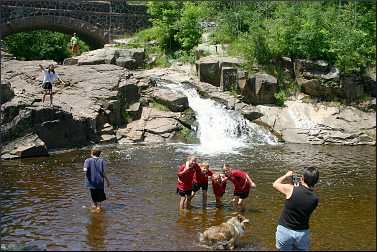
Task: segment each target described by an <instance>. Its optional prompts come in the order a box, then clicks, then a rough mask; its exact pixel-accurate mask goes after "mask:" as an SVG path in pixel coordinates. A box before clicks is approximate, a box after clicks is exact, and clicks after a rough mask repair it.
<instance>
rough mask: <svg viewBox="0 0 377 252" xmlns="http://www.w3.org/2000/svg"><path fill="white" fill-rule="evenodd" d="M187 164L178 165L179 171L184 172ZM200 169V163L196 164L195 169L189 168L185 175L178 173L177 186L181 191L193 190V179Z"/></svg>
mask: <svg viewBox="0 0 377 252" xmlns="http://www.w3.org/2000/svg"><path fill="white" fill-rule="evenodd" d="M185 167H186V165H185V164H181V165H180V166H179V167H178V173H179V172H182V171H183V170H184V169H185ZM198 170H200V167H199V165H198V164H195V165H194V169H189V170H188V171H187V172H186V173H185V174H183V175H177V176H178V181H177V188H178V189H179V190H181V191H188V190H192V181H193V178H194V174H195V172H196V171H198Z"/></svg>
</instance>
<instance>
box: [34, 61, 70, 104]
mask: <svg viewBox="0 0 377 252" xmlns="http://www.w3.org/2000/svg"><path fill="white" fill-rule="evenodd" d="M39 67H40V68H41V70H42V73H43V81H42V88H43V90H44V93H43V98H42V103H43V104H44V102H45V98H46V95H47V94H49V95H50V106H52V83H54V81H55V80H56V79H57V80H58V81H59V82H60V83H62V84H63V85H65V83H64V81H62V80H61V79H60V78H59V75H58V74H57V73H55V67H54V65H52V64H51V65H49V66H48V68H47V69H45V68H44V67H43V66H42V65H41V64H39Z"/></svg>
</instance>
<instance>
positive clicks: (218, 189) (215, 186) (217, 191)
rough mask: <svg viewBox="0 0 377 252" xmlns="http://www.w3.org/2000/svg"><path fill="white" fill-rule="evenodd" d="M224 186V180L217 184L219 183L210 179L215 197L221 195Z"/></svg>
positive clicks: (223, 191)
mask: <svg viewBox="0 0 377 252" xmlns="http://www.w3.org/2000/svg"><path fill="white" fill-rule="evenodd" d="M225 188H226V182H225V181H223V182H221V183H220V184H219V183H216V182H215V181H214V180H212V190H213V193H214V194H215V196H216V198H220V197H221V196H223V193H225Z"/></svg>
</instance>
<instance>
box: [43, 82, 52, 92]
mask: <svg viewBox="0 0 377 252" xmlns="http://www.w3.org/2000/svg"><path fill="white" fill-rule="evenodd" d="M42 88H43V89H47V90H51V89H52V84H51V82H45V83H43V84H42Z"/></svg>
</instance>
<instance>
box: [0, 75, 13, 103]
mask: <svg viewBox="0 0 377 252" xmlns="http://www.w3.org/2000/svg"><path fill="white" fill-rule="evenodd" d="M13 97H14V91H13V89H12V87H11V84H10V82H9V81H3V80H2V81H1V83H0V104H4V103H6V102H7V101H10V100H11V99H12V98H13Z"/></svg>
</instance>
